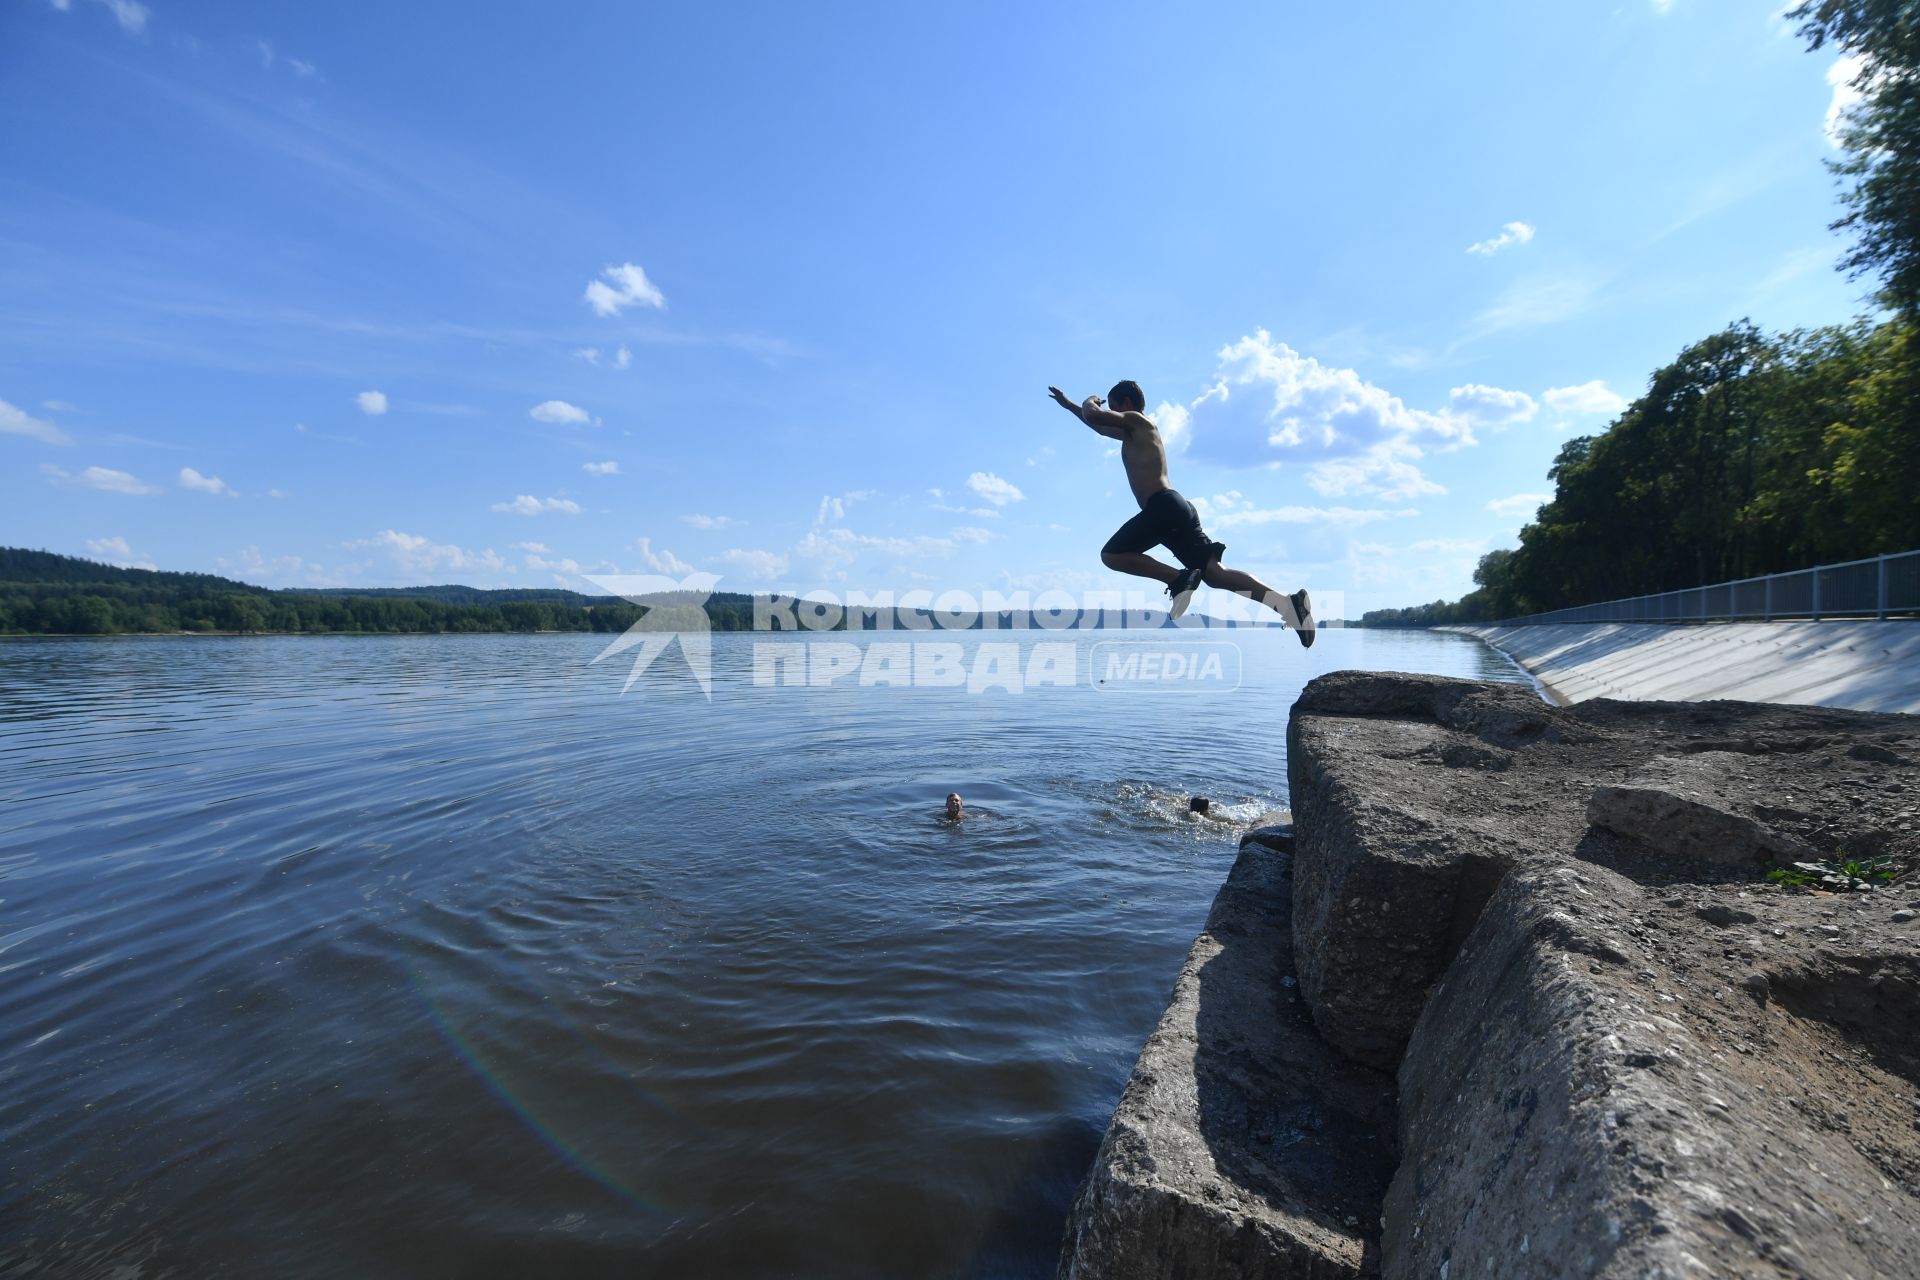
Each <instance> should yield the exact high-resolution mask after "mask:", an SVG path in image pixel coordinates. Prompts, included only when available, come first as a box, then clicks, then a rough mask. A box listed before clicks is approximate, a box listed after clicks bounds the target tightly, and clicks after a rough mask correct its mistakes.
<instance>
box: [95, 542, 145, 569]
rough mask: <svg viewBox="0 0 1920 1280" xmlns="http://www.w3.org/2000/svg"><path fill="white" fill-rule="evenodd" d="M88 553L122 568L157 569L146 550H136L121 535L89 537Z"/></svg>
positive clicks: (96, 558)
mask: <svg viewBox="0 0 1920 1280" xmlns="http://www.w3.org/2000/svg"><path fill="white" fill-rule="evenodd" d="M87 554H88V555H90V556H92V557H93V558H94V559H95V560H104V561H106V562H107V563H108V564H110V565H113V566H115V567H117V568H121V569H157V568H159V567H160V566H158V565H156V564H155V563H154V562H153V560H152V558H151V557H149V556H148V555H147V553H146V552H144V551H141V552H135V551H134V549H133V548H132V547H130V546H128V545H127V540H126V539H125V538H121V537H113V538H88V539H87Z"/></svg>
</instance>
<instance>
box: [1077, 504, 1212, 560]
mask: <svg viewBox="0 0 1920 1280" xmlns="http://www.w3.org/2000/svg"><path fill="white" fill-rule="evenodd" d="M1149 547H1165V548H1166V549H1167V550H1169V551H1171V552H1173V558H1174V559H1176V560H1178V561H1179V562H1180V563H1181V564H1183V565H1185V566H1186V567H1187V568H1189V569H1200V568H1205V567H1206V564H1207V562H1208V561H1210V560H1218V559H1219V558H1220V557H1221V555H1222V554H1223V553H1224V552H1225V551H1226V549H1227V548H1226V544H1225V543H1221V542H1213V541H1211V540H1209V539H1208V537H1207V533H1206V530H1204V529H1202V528H1201V527H1200V513H1199V512H1198V511H1195V510H1194V509H1193V504H1192V503H1191V502H1188V501H1187V500H1186V499H1185V498H1183V497H1181V496H1180V494H1179V492H1178V491H1177V490H1174V489H1162V490H1161V491H1160V492H1158V493H1156V494H1154V495H1153V496H1152V497H1151V498H1148V499H1147V505H1146V506H1144V507H1142V508H1140V514H1139V515H1137V516H1135V517H1134V518H1133V519H1131V520H1129V521H1127V522H1126V523H1125V524H1123V525H1121V526H1120V527H1119V528H1118V529H1116V530H1115V531H1114V534H1113V536H1112V537H1111V538H1108V539H1107V545H1106V546H1104V547H1102V548H1100V550H1101V552H1102V553H1105V552H1108V551H1145V550H1147V548H1149Z"/></svg>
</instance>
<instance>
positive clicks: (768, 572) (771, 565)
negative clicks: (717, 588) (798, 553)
mask: <svg viewBox="0 0 1920 1280" xmlns="http://www.w3.org/2000/svg"><path fill="white" fill-rule="evenodd" d="M720 558H721V559H722V560H724V561H726V562H727V563H728V564H731V565H736V566H738V567H739V569H740V573H741V576H742V577H744V578H745V579H746V580H747V581H748V582H771V581H773V580H774V579H775V578H778V577H780V576H781V575H782V574H784V573H786V571H787V558H786V557H785V556H783V555H781V554H780V553H778V552H776V551H756V550H754V549H753V548H751V547H729V548H728V549H727V550H725V551H722V552H721V553H720Z"/></svg>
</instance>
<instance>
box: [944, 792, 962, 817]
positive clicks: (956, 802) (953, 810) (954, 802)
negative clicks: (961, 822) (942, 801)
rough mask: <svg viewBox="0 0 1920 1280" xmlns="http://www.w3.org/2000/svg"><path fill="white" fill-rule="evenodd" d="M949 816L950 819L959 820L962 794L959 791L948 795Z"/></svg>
mask: <svg viewBox="0 0 1920 1280" xmlns="http://www.w3.org/2000/svg"><path fill="white" fill-rule="evenodd" d="M947 816H948V817H949V818H957V817H959V816H960V793H959V792H958V791H949V792H948V793H947Z"/></svg>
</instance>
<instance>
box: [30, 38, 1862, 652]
mask: <svg viewBox="0 0 1920 1280" xmlns="http://www.w3.org/2000/svg"><path fill="white" fill-rule="evenodd" d="M1777 13H1778V10H1777V7H1776V6H1771V5H1769V4H1766V3H1757V4H1756V3H1735V2H1733V0H1668V2H1667V3H1656V2H1654V0H1622V2H1621V3H1617V4H1587V3H1580V2H1578V0H1568V2H1567V3H1561V4H1551V5H1543V4H1539V3H1538V2H1537V0H1532V2H1529V3H1506V2H1497V3H1483V4H1478V5H1473V6H1465V7H1457V6H1435V5H1413V4H1402V5H1399V6H1395V7H1393V8H1383V7H1380V6H1312V7H1309V6H1302V5H1295V4H1286V3H1264V4H1244V5H1212V6H1177V7H1176V6H1168V5H1162V4H1102V5H1094V4H1078V3H1068V4H1052V5H1013V4H1007V5H993V4H977V5H964V6H945V7H940V8H935V7H933V6H921V5H878V4H875V5H853V4H845V5H773V4H759V5H742V6H731V7H729V6H720V5H683V6H647V7H646V8H645V9H644V10H643V8H642V7H641V6H638V5H633V4H626V3H603V4H568V5H562V6H533V5H527V6H522V7H519V8H517V9H515V8H509V7H507V6H487V7H482V8H479V9H476V8H474V7H472V6H467V5H461V6H452V5H429V4H424V3H423V4H405V5H393V4H361V3H330V4H326V5H312V4H301V5H295V4H277V3H253V4H247V5H232V4H221V5H214V4H188V3H174V2H170V0H153V2H152V3H150V4H148V3H145V2H144V0H142V2H140V3H136V2H135V0H65V2H64V3H49V2H48V0H0V121H3V122H4V127H3V128H0V463H3V466H0V542H4V543H6V544H9V545H25V546H31V547H45V548H47V549H49V550H54V551H60V552H66V553H70V554H75V555H90V556H93V557H95V558H99V559H106V560H112V561H114V562H117V563H124V564H144V565H149V566H159V567H162V568H169V569H192V570H203V571H209V572H221V573H227V574H231V575H233V576H237V577H241V578H244V579H247V580H249V581H254V582H259V583H264V584H268V585H275V586H285V585H369V586H378V585H407V584H419V583H428V582H465V583H471V584H474V585H483V586H546V585H550V584H552V583H554V582H556V581H557V580H562V581H565V582H566V584H567V585H570V586H574V587H576V588H581V587H586V584H585V583H583V582H581V581H580V580H579V579H578V578H577V577H575V576H573V575H574V574H576V573H577V572H579V571H587V572H668V573H673V574H676V575H678V574H681V573H685V572H687V571H689V570H691V569H696V568H697V569H700V570H704V571H708V572H713V573H717V574H719V575H720V577H721V581H720V584H719V585H720V589H722V590H729V589H731V590H761V589H767V588H771V587H776V586H778V587H785V588H789V589H801V590H804V589H808V588H828V589H845V588H847V587H860V588H863V589H867V590H877V589H884V588H892V589H894V590H896V591H904V590H908V589H913V588H927V587H932V588H936V589H942V588H960V589H970V590H981V589H984V588H995V589H999V590H1017V589H1021V588H1028V589H1034V590H1038V589H1041V588H1045V587H1064V588H1066V589H1069V590H1075V591H1078V590H1085V589H1095V588H1100V587H1115V586H1121V585H1139V584H1137V583H1135V582H1132V581H1125V582H1123V581H1122V580H1120V579H1118V578H1117V577H1116V575H1113V574H1110V573H1108V572H1107V571H1106V570H1104V569H1103V568H1102V567H1101V566H1100V564H1099V561H1098V550H1099V547H1100V545H1101V543H1103V542H1104V541H1105V540H1106V538H1107V536H1108V535H1109V533H1111V532H1112V530H1113V529H1114V528H1115V527H1116V526H1117V525H1119V524H1120V522H1121V521H1122V520H1124V519H1125V518H1126V517H1128V516H1129V515H1131V514H1132V513H1133V511H1134V509H1135V508H1134V505H1133V503H1132V501H1131V499H1130V497H1129V495H1128V492H1127V489H1126V486H1125V483H1124V480H1123V477H1122V475H1121V472H1120V468H1119V462H1118V459H1117V458H1116V457H1114V456H1112V455H1111V454H1109V452H1108V451H1107V449H1106V445H1107V443H1108V442H1106V441H1104V440H1101V439H1100V438H1098V437H1096V436H1094V435H1093V434H1092V433H1091V432H1089V431H1087V430H1086V429H1085V428H1084V427H1082V426H1080V425H1079V424H1078V423H1077V422H1075V421H1074V420H1073V419H1072V418H1071V417H1070V416H1069V415H1067V414H1065V413H1064V412H1062V411H1061V410H1059V409H1058V408H1056V407H1054V406H1053V405H1052V404H1050V403H1049V402H1048V400H1047V399H1046V397H1045V388H1046V387H1047V385H1048V384H1049V383H1057V384H1058V385H1060V386H1062V387H1063V388H1065V389H1066V390H1067V391H1068V392H1069V393H1071V394H1073V395H1075V396H1076V397H1077V396H1083V395H1086V394H1088V393H1091V392H1101V393H1104V391H1105V389H1106V388H1107V387H1108V386H1109V385H1110V384H1111V383H1112V382H1114V381H1115V380H1116V379H1118V378H1121V377H1131V378H1134V379H1137V380H1138V381H1139V382H1140V383H1141V384H1142V385H1143V386H1144V388H1145V390H1146V393H1147V397H1148V401H1149V404H1150V406H1152V411H1153V412H1156V413H1157V414H1158V416H1159V420H1160V422H1161V425H1162V427H1163V429H1165V430H1166V431H1167V432H1168V434H1169V436H1170V438H1171V439H1172V441H1173V443H1174V448H1175V454H1174V456H1173V459H1172V478H1173V482H1174V484H1175V485H1176V486H1177V487H1178V488H1180V489H1181V490H1182V491H1183V492H1185V493H1186V494H1188V495H1189V496H1190V497H1193V498H1195V499H1196V500H1197V501H1198V502H1200V503H1201V505H1202V509H1203V511H1204V513H1205V514H1206V517H1207V521H1208V527H1209V530H1210V532H1212V533H1213V535H1214V536H1215V537H1217V538H1219V539H1221V540H1222V541H1224V542H1226V543H1227V544H1228V545H1229V547H1230V552H1229V555H1228V561H1229V562H1230V563H1233V564H1235V565H1237V566H1238V567H1242V568H1246V569H1249V570H1251V571H1252V572H1255V573H1256V574H1259V575H1260V576H1262V577H1264V578H1266V579H1267V580H1268V581H1270V582H1271V583H1272V584H1273V585H1275V586H1278V587H1281V588H1283V589H1287V590H1291V589H1292V588H1293V587H1296V586H1299V585H1302V584H1305V585H1309V586H1312V587H1313V588H1315V589H1316V591H1317V592H1319V591H1326V592H1331V591H1344V592H1345V593H1346V612H1347V613H1348V614H1349V615H1352V616H1357V614H1358V613H1359V611H1361V610H1362V609H1367V608H1375V607H1380V606H1383V605H1400V604H1410V603H1416V602H1420V601H1425V600H1429V599H1434V598H1437V597H1442V596H1444V597H1453V596H1457V595H1459V594H1460V593H1462V592H1464V591H1466V590H1468V589H1470V587H1471V582H1470V576H1469V575H1470V573H1471V569H1472V565H1473V562H1474V560H1475V559H1476V558H1477V556H1478V555H1479V553H1480V552H1482V551H1485V550H1487V549H1490V548H1492V547H1496V546H1501V545H1511V543H1512V540H1513V537H1514V534H1515V533H1516V532H1517V530H1518V529H1519V527H1520V525H1521V524H1522V523H1523V522H1524V520H1525V518H1526V517H1527V515H1528V514H1530V510H1531V505H1532V503H1533V502H1535V501H1537V500H1538V498H1539V497H1540V496H1542V495H1545V494H1546V493H1548V492H1549V491H1550V485H1549V483H1548V481H1547V479H1546V472H1547V468H1548V467H1549V465H1550V464H1551V461H1552V458H1553V455H1554V453H1555V451H1556V450H1557V449H1558V448H1559V446H1560V444H1561V443H1562V442H1563V441H1564V440H1565V439H1566V438H1567V437H1568V436H1569V435H1570V434H1573V433H1576V432H1582V431H1592V430H1598V429H1600V428H1601V427H1602V426H1603V425H1604V424H1605V422H1606V421H1607V419H1608V417H1609V416H1610V413H1611V412H1613V411H1617V408H1618V407H1619V406H1620V405H1621V404H1622V403H1623V398H1631V397H1632V396H1633V395H1635V394H1637V393H1638V392H1639V391H1640V390H1641V389H1642V388H1643V387H1644V385H1645V381H1646V378H1647V375H1648V374H1649V373H1651V371H1652V370H1653V369H1654V368H1656V367H1657V366H1659V365H1660V364H1663V363H1665V362H1667V361H1669V360H1670V359H1672V357H1673V356H1674V355H1675V354H1676V353H1677V352H1678V350H1679V349H1680V348H1681V347H1682V346H1684V345H1686V344H1687V343H1689V342H1691V341H1694V340H1696V339H1699V338H1701V337H1704V336H1706V335H1707V334H1709V333H1711V332H1713V331H1715V330H1717V329H1718V328H1720V327H1722V326H1723V325H1725V324H1726V323H1728V322H1729V321H1731V320H1734V319H1736V318H1738V317H1741V316H1751V317H1752V318H1753V319H1754V320H1755V321H1756V322H1758V323H1759V324H1761V325H1762V326H1764V327H1767V328H1769V329H1782V328H1792V327H1797V326H1803V325H1814V324H1826V323H1833V322H1837V321H1841V320H1844V319H1846V318H1848V317H1850V316H1852V315H1854V314H1856V313H1858V312H1859V311H1861V310H1863V309H1864V303H1863V302H1862V301H1861V297H1862V294H1863V293H1864V289H1863V288H1862V287H1861V286H1860V285H1857V284H1849V283H1848V282H1847V281H1846V280H1845V279H1844V278H1843V277H1841V276H1840V275H1839V274H1838V273H1836V272H1835V271H1834V270H1833V268H1832V264H1833V263H1834V261H1835V260H1836V259H1837V257H1838V255H1839V251H1840V248H1841V242H1840V240H1839V239H1838V238H1837V237H1836V236H1834V235H1833V234H1832V233H1830V232H1829V231H1827V230H1826V226H1827V224H1828V223H1829V222H1830V221H1831V220H1832V219H1833V217H1834V216H1835V212H1836V205H1835V200H1834V188H1833V183H1832V181H1831V179H1830V178H1829V177H1828V175H1827V174H1826V173H1825V171H1824V170H1823V169H1822V166H1821V162H1822V160H1823V159H1826V158H1828V157H1830V156H1831V155H1833V154H1834V153H1833V151H1832V149H1831V146H1830V144H1829V142H1828V141H1827V138H1826V136H1825V132H1824V125H1825V117H1826V114H1827V112H1828V110H1829V108H1830V106H1831V105H1832V102H1833V97H1834V93H1835V90H1834V88H1833V86H1832V85H1831V84H1830V83H1829V77H1828V73H1829V70H1830V68H1831V67H1832V66H1833V58H1832V57H1831V56H1829V54H1827V53H1821V54H1813V53H1809V52H1807V51H1806V50H1805V48H1804V45H1803V44H1802V43H1801V42H1800V41H1799V40H1798V39H1797V38H1795V37H1794V36H1793V34H1792V33H1791V31H1790V30H1788V29H1787V28H1786V27H1785V26H1784V25H1783V24H1782V23H1781V22H1780V20H1779V18H1778V16H1777ZM1476 247H1477V248H1476ZM587 589H591V588H587Z"/></svg>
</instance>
